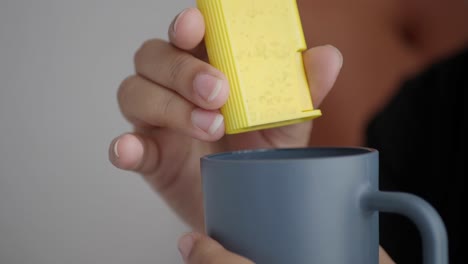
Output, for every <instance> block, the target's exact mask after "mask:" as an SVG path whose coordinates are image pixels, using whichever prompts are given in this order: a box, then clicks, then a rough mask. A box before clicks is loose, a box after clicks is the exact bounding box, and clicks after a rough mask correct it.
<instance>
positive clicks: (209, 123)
mask: <svg viewBox="0 0 468 264" xmlns="http://www.w3.org/2000/svg"><path fill="white" fill-rule="evenodd" d="M223 121H224V117H223V116H222V115H220V114H218V113H213V112H209V111H205V110H202V109H195V110H193V111H192V123H193V125H194V126H196V127H198V128H200V129H201V130H203V131H205V132H207V133H208V134H210V135H214V134H216V131H218V129H219V128H220V127H221V125H222V124H223Z"/></svg>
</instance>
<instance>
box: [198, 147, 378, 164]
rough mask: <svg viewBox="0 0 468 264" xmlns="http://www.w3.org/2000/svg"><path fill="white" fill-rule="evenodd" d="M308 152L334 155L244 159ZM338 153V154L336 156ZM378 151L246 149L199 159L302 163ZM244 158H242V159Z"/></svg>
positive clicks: (361, 149)
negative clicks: (250, 156) (251, 156)
mask: <svg viewBox="0 0 468 264" xmlns="http://www.w3.org/2000/svg"><path fill="white" fill-rule="evenodd" d="M303 151H306V152H308V151H310V152H311V154H313V153H315V154H317V152H327V151H328V152H335V154H328V155H326V154H325V155H319V156H312V155H311V156H307V155H305V156H301V157H294V158H287V157H278V158H266V157H262V158H245V156H246V155H252V154H253V155H255V154H259V153H279V152H294V153H297V152H303ZM336 153H338V154H336ZM377 153H378V151H377V150H376V149H373V148H368V147H335V146H327V147H300V148H263V149H246V150H237V151H227V152H220V153H214V154H209V155H205V156H203V157H202V158H201V160H202V161H209V162H228V163H251V162H255V163H258V162H282V161H288V162H291V161H304V160H323V159H327V160H329V159H342V158H350V157H364V156H369V155H375V154H377ZM243 156H244V158H242V157H243Z"/></svg>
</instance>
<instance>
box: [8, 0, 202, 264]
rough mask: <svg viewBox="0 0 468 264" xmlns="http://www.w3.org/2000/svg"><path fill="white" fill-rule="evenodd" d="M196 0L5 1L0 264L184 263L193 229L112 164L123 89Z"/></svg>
mask: <svg viewBox="0 0 468 264" xmlns="http://www.w3.org/2000/svg"><path fill="white" fill-rule="evenodd" d="M193 5H194V1H189V0H125V1H124V0H100V1H99V0H74V1H72V0H55V1H54V0H41V1H36V0H1V1H0V263H1V264H27V263H34V264H54V263H60V264H62V263H64V264H65V263H66V264H74V263H76V264H83V263H100V264H107V263H109V264H118V263H125V264H128V263H181V261H180V258H179V254H178V251H177V247H176V241H177V239H178V237H179V236H180V234H181V233H183V232H184V231H186V227H185V226H184V225H183V224H182V223H181V222H180V221H179V220H178V219H177V218H176V217H175V216H174V215H173V214H172V212H171V211H170V210H169V209H168V208H167V207H166V205H165V204H164V203H163V202H162V201H161V199H160V198H159V197H158V196H157V194H155V193H153V191H152V190H151V189H150V188H149V187H148V186H147V185H146V184H145V182H144V181H143V180H142V179H141V178H140V177H139V176H138V175H136V174H132V173H128V172H122V171H119V170H117V169H115V168H113V167H112V165H111V164H110V163H109V162H108V160H107V148H108V144H109V142H110V141H111V140H112V138H113V137H114V136H118V135H119V134H120V133H122V132H125V131H128V130H129V129H130V126H129V125H128V124H127V123H126V122H125V121H124V119H123V118H122V117H121V116H120V113H119V110H118V106H117V101H116V90H117V87H118V85H119V83H120V81H121V80H122V79H123V78H125V77H126V76H127V75H129V74H131V73H132V71H133V65H132V59H133V53H134V51H135V50H136V49H137V48H138V47H139V45H140V44H141V43H142V42H143V41H144V40H145V39H147V38H152V37H163V38H166V32H167V27H168V25H169V23H170V21H171V20H172V18H173V17H174V16H175V15H176V14H177V13H178V12H179V11H180V10H182V9H183V8H184V7H188V6H193Z"/></svg>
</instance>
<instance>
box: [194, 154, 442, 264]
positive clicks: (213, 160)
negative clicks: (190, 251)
mask: <svg viewBox="0 0 468 264" xmlns="http://www.w3.org/2000/svg"><path fill="white" fill-rule="evenodd" d="M378 167H379V163H378V152H377V151H376V150H372V149H367V148H303V149H278V150H253V151H239V152H231V153H220V154H214V155H209V156H206V157H203V158H202V159H201V171H202V181H203V192H204V207H205V223H206V230H207V233H208V235H210V236H211V237H213V238H214V239H216V240H217V241H219V242H220V243H221V244H222V245H223V246H225V247H226V248H227V249H229V250H231V251H233V252H236V253H238V254H240V255H242V256H245V257H247V258H249V259H251V260H252V261H254V262H255V263H257V264H287V263H292V264H310V263H317V264H345V263H346V264H348V263H353V264H377V263H378V259H379V258H378V247H379V227H378V224H379V220H378V217H379V211H380V212H388V213H398V214H402V215H405V216H407V217H408V218H409V219H411V220H412V221H413V222H414V223H415V224H416V226H417V227H418V228H419V231H420V234H421V236H422V240H423V250H424V253H423V254H424V263H426V264H447V263H448V254H447V251H448V248H447V234H446V230H445V227H444V224H443V222H442V220H441V218H440V216H439V215H438V214H437V212H436V211H435V210H434V209H433V207H432V206H430V205H429V204H428V203H427V202H425V201H424V200H422V199H421V198H419V197H417V196H414V195H412V194H407V193H398V192H382V191H379V190H378V178H379V177H378V176H379V175H378V171H379V169H378Z"/></svg>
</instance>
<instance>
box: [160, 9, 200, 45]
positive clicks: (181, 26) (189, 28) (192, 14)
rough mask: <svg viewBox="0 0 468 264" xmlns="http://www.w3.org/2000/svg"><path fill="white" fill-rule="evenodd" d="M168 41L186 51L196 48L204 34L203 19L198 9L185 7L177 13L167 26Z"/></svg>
mask: <svg viewBox="0 0 468 264" xmlns="http://www.w3.org/2000/svg"><path fill="white" fill-rule="evenodd" d="M168 35H169V40H170V42H171V43H172V44H173V45H174V46H176V47H178V48H180V49H182V50H186V51H193V50H197V47H199V46H200V45H201V44H202V41H203V37H204V35H205V21H204V19H203V15H202V14H201V12H200V10H198V9H197V8H187V9H185V10H183V11H182V12H181V13H179V14H178V15H177V16H176V17H175V18H174V20H173V21H172V23H171V25H170V26H169V32H168Z"/></svg>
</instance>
